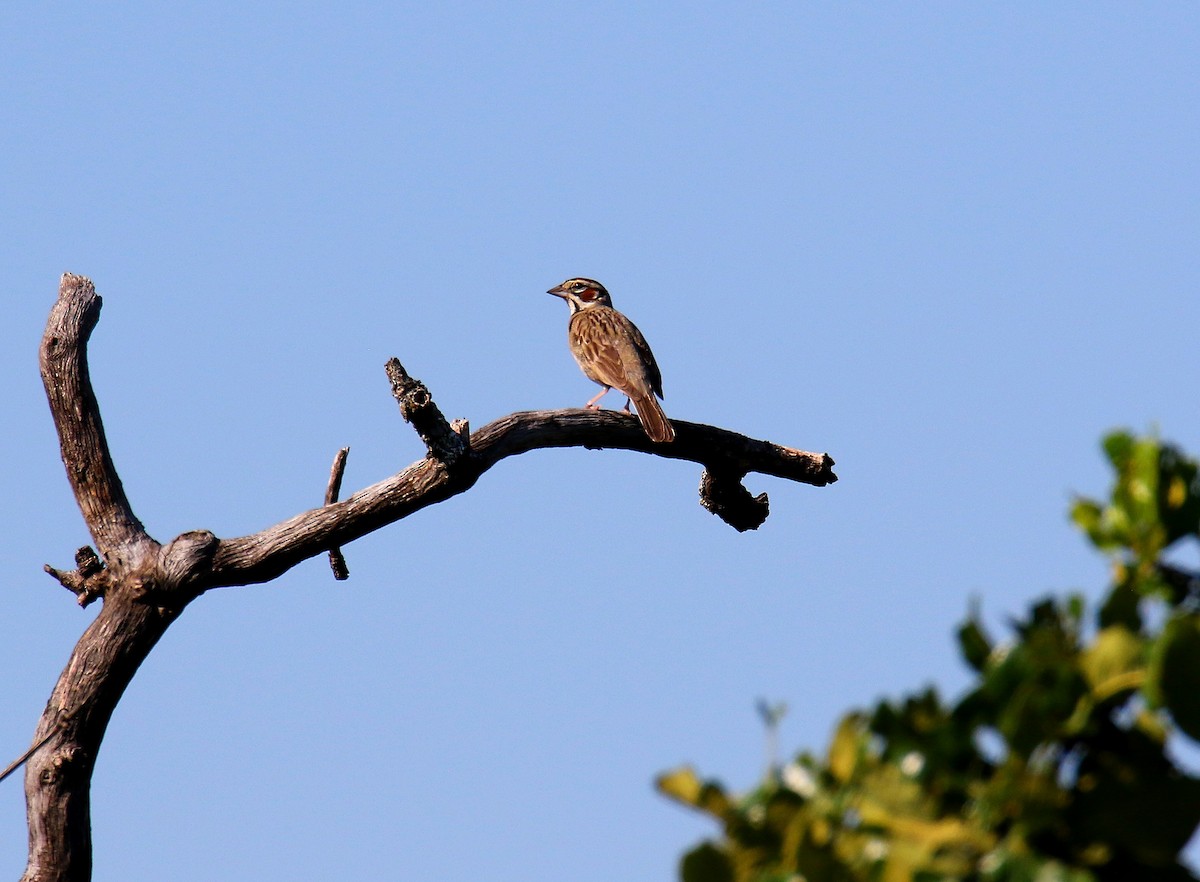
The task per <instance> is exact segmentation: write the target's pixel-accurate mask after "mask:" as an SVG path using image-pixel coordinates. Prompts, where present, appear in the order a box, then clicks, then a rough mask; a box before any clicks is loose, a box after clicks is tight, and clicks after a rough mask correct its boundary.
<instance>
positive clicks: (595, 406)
mask: <svg viewBox="0 0 1200 882" xmlns="http://www.w3.org/2000/svg"><path fill="white" fill-rule="evenodd" d="M610 389H612V386H605V387H604V388H603V389H601V390H600V393H599V394H598V395H596V396H595V397H593V398H592V400H591V401H589V402H588V403H587V404H585V405H584V408H585V409H587V410H599V409H600V405H599V404H597V403H596V402H597V401H599V400H600V399H601V398H603V397H604V396H605V395H607V394H608V392H609V390H610Z"/></svg>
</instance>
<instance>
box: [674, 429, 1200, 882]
mask: <svg viewBox="0 0 1200 882" xmlns="http://www.w3.org/2000/svg"><path fill="white" fill-rule="evenodd" d="M1104 451H1105V453H1106V454H1107V456H1108V459H1109V461H1110V462H1111V463H1112V466H1113V469H1114V471H1115V473H1116V479H1115V482H1114V485H1113V488H1112V491H1111V493H1110V496H1109V499H1108V500H1107V501H1106V502H1103V503H1101V502H1098V501H1094V500H1090V499H1078V500H1076V501H1075V503H1074V504H1073V506H1072V511H1071V517H1072V519H1073V520H1074V522H1075V523H1076V524H1077V525H1078V526H1079V527H1080V528H1081V529H1082V530H1083V531H1084V533H1085V534H1086V535H1087V537H1088V538H1089V540H1090V541H1091V542H1092V544H1093V545H1094V546H1095V547H1096V548H1097V549H1098V550H1100V551H1101V552H1103V553H1105V554H1106V555H1108V556H1109V557H1110V558H1111V559H1112V562H1113V581H1112V584H1111V586H1110V588H1109V591H1108V593H1107V595H1106V597H1105V598H1104V600H1103V602H1102V603H1101V604H1100V605H1099V607H1098V609H1097V610H1096V611H1095V613H1094V614H1092V615H1089V613H1088V611H1087V609H1086V607H1085V604H1084V601H1083V599H1082V598H1081V597H1078V596H1067V597H1065V598H1062V599H1046V600H1042V601H1039V602H1037V603H1035V604H1033V605H1032V606H1031V608H1030V609H1029V611H1028V613H1027V614H1026V615H1025V616H1024V617H1022V618H1020V619H1019V620H1017V621H1014V622H1013V623H1012V635H1011V637H1010V638H1009V639H1007V640H1005V641H1004V642H1000V643H998V642H996V641H995V640H993V639H992V638H991V637H990V636H989V635H988V634H987V632H986V630H985V628H984V626H983V623H982V622H981V621H980V619H979V616H978V614H977V613H975V612H972V613H971V615H970V616H969V617H968V619H967V621H966V622H964V623H963V624H962V625H961V626H960V628H959V629H958V645H959V649H960V652H961V654H962V657H963V659H964V660H965V661H966V662H967V664H968V665H970V667H971V669H972V670H973V671H974V672H975V674H976V677H975V680H974V682H973V684H972V686H971V688H970V689H969V690H968V691H967V692H966V694H965V695H963V696H962V697H961V698H959V699H958V700H957V701H954V702H947V701H945V700H943V699H942V698H941V697H940V696H939V695H938V694H937V692H936V691H934V690H933V689H927V690H925V691H924V692H920V693H916V694H913V695H910V696H908V697H906V698H902V699H900V700H897V701H883V702H880V703H879V704H878V705H877V706H876V707H875V708H873V709H872V710H870V711H869V712H855V713H851V714H848V715H847V716H846V717H845V718H844V719H843V720H842V721H841V723H840V724H839V726H838V728H837V731H836V732H835V734H834V736H833V740H832V743H831V744H830V746H829V748H828V750H827V751H826V752H825V754H824V756H822V757H816V756H813V755H810V754H802V755H800V756H799V757H797V758H796V759H795V760H794V761H793V762H791V763H789V764H788V765H786V766H785V767H783V768H782V769H781V770H780V769H774V768H773V769H771V770H770V771H769V773H768V775H767V778H766V780H765V781H764V782H763V783H762V784H761V785H760V786H759V788H758V789H757V790H755V791H753V792H752V793H750V794H748V795H744V796H734V795H731V794H729V793H727V792H726V791H725V790H724V788H722V786H721V785H720V784H719V783H717V782H715V781H702V780H701V779H700V778H699V777H698V776H697V775H696V773H695V772H694V771H692V770H691V769H688V768H683V769H678V770H675V771H673V772H669V773H667V774H664V775H663V776H661V777H660V778H659V780H658V787H659V789H660V791H661V792H662V793H664V794H666V795H667V796H669V797H671V798H673V799H675V800H677V801H679V802H681V803H683V804H685V805H688V806H690V807H692V808H694V809H697V810H699V811H701V812H703V813H705V814H707V815H709V816H711V817H713V818H715V819H716V820H717V821H718V822H719V823H720V825H721V829H722V833H723V835H722V837H721V839H720V840H719V841H713V842H705V843H703V844H701V845H700V846H699V847H697V848H695V849H693V850H692V851H691V852H689V853H688V854H687V855H686V856H685V857H684V859H683V862H682V865H681V878H682V879H683V882H801V880H803V882H867V880H870V882H934V880H978V882H1109V880H1122V882H1123V880H1145V882H1183V880H1191V879H1195V878H1196V877H1194V876H1193V875H1192V874H1191V873H1190V872H1189V871H1188V870H1187V869H1186V868H1184V867H1183V866H1182V865H1181V864H1180V863H1179V852H1180V850H1181V849H1182V848H1183V846H1184V845H1185V844H1186V843H1187V841H1188V839H1189V838H1190V837H1191V835H1192V833H1193V832H1194V831H1195V829H1196V827H1197V824H1200V779H1198V778H1196V777H1193V776H1191V775H1189V774H1187V773H1185V772H1184V771H1182V770H1181V769H1179V768H1178V767H1177V766H1176V765H1175V764H1174V763H1173V762H1172V761H1171V759H1170V757H1169V756H1168V755H1167V752H1166V746H1167V741H1168V739H1169V738H1171V737H1177V738H1178V737H1184V736H1186V737H1189V738H1191V739H1195V740H1198V741H1200V574H1197V573H1193V572H1189V571H1186V570H1184V569H1182V568H1180V567H1177V566H1174V565H1172V564H1170V563H1168V562H1167V560H1166V559H1165V558H1164V554H1166V553H1167V552H1168V551H1169V550H1170V549H1172V547H1173V546H1175V545H1176V543H1178V542H1180V541H1182V540H1185V539H1187V538H1189V537H1191V538H1193V539H1194V538H1196V537H1198V536H1200V479H1198V477H1197V475H1198V473H1200V469H1198V468H1197V463H1196V462H1195V461H1194V460H1191V459H1189V458H1187V457H1186V456H1184V455H1183V454H1182V453H1181V452H1180V451H1178V450H1177V449H1176V448H1174V447H1172V446H1170V445H1168V444H1164V443H1162V442H1161V441H1159V440H1158V439H1157V438H1153V437H1134V436H1133V435H1130V434H1128V433H1125V432H1118V433H1114V434H1112V435H1110V436H1108V437H1107V438H1106V439H1105V441H1104ZM1148 621H1149V622H1156V623H1159V624H1157V625H1155V626H1147V624H1146V622H1148ZM776 722H777V721H776ZM1177 732H1179V733H1183V734H1182V735H1177V734H1174V733H1177Z"/></svg>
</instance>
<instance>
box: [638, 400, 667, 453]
mask: <svg viewBox="0 0 1200 882" xmlns="http://www.w3.org/2000/svg"><path fill="white" fill-rule="evenodd" d="M633 403H634V405H635V406H636V407H637V413H638V419H640V420H641V421H642V428H643V429H645V430H646V434H647V435H649V436H650V440H651V441H657V442H659V443H660V444H663V443H666V442H667V441H674V440H675V429H674V428H673V427H672V426H671V423H670V422H669V421H668V420H667V415H666V414H665V413H663V409H662V406H661V405H660V404H659V403H658V400H657V399H656V398H655V397H654V395H653V394H650V395H647V396H646V397H645V398H635V399H633Z"/></svg>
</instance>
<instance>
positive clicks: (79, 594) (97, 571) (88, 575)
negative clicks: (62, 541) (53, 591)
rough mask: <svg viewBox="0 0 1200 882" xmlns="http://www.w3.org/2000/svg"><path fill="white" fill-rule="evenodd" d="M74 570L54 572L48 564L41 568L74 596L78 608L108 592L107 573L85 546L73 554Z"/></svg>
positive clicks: (93, 552)
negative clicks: (77, 602) (77, 601)
mask: <svg viewBox="0 0 1200 882" xmlns="http://www.w3.org/2000/svg"><path fill="white" fill-rule="evenodd" d="M75 567H76V568H75V569H73V570H56V569H55V568H54V567H52V566H50V564H46V565H45V566H43V567H42V569H44V570H45V571H46V572H47V573H49V574H50V575H51V576H52V577H53V578H55V579H57V580H58V583H59V584H60V585H62V586H63V587H64V588H66V589H67V590H68V591H70V592H71V593H72V594H74V595H75V597H76V598H78V600H79V605H80V606H87V605H88V604H89V603H91V602H92V601H93V600H98V599H100V598H101V597H103V596H104V593H105V591H107V590H108V571H107V570H105V569H104V563H103V562H102V561H101V560H100V556H99V555H98V554H96V552H95V551H93V550H92V547H91V546H90V545H85V546H83V547H82V548H80V549H79V550H78V551H76V552H75Z"/></svg>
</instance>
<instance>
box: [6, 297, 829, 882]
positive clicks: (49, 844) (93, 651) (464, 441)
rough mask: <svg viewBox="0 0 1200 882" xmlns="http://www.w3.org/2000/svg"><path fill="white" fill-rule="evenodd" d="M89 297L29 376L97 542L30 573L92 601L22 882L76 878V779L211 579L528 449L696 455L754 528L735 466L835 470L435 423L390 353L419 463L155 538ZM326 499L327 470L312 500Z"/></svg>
mask: <svg viewBox="0 0 1200 882" xmlns="http://www.w3.org/2000/svg"><path fill="white" fill-rule="evenodd" d="M100 306H101V300H100V297H99V296H98V295H97V294H96V291H95V288H94V286H93V285H92V283H91V282H90V281H89V280H88V279H86V278H83V277H82V276H74V275H69V274H68V275H64V276H63V278H62V282H61V285H60V287H59V297H58V301H57V303H56V304H55V305H54V307H53V309H52V310H51V313H50V318H49V321H48V323H47V325H46V331H45V334H44V336H43V338H42V346H41V370H42V380H43V383H44V384H45V387H46V395H47V398H48V399H49V402H50V410H51V413H52V414H53V417H54V423H55V426H56V428H57V430H58V437H59V442H60V445H61V447H62V458H63V463H64V465H65V466H66V469H67V477H68V479H69V480H70V482H71V488H72V490H73V491H74V493H75V499H76V501H77V502H78V504H79V508H80V510H81V512H82V513H83V517H84V520H85V521H86V522H87V526H88V529H89V531H90V532H91V535H92V539H93V541H94V543H95V546H96V552H98V554H97V553H96V552H93V551H92V550H91V549H90V548H83V549H80V550H79V551H78V552H77V553H76V569H74V570H70V571H59V570H56V569H54V568H52V567H50V566H47V567H46V570H47V572H49V573H50V574H51V575H52V576H54V577H55V578H56V579H58V581H59V582H60V583H61V584H63V585H64V586H65V587H67V588H68V589H70V590H71V591H72V592H73V593H74V594H75V595H76V597H77V599H78V601H79V603H80V604H82V605H86V604H88V603H90V602H92V601H94V600H96V599H99V598H103V608H102V609H101V611H100V614H99V615H98V616H97V617H96V619H95V621H93V622H92V624H91V625H90V626H89V627H88V628H87V630H86V631H85V632H84V634H83V636H82V637H81V638H80V639H79V642H78V644H77V645H76V646H75V649H74V651H73V652H72V653H71V657H70V660H69V661H68V662H67V666H66V668H65V669H64V670H63V672H62V674H61V675H60V676H59V679H58V682H57V684H56V685H55V687H54V690H53V692H52V693H51V695H50V700H49V702H48V703H47V705H46V709H45V711H44V712H43V714H42V717H41V719H40V720H39V722H38V725H37V728H36V731H35V733H34V738H33V743H34V744H35V745H36V744H38V743H39V742H40V741H43V740H44V742H45V743H44V744H41V745H40V746H39V747H38V748H37V749H36V750H34V751H33V753H32V755H31V756H30V758H29V760H28V763H27V767H26V771H25V793H26V803H27V813H28V820H29V862H28V865H27V867H26V870H25V874H24V876H23V877H22V882H51V880H55V882H82V880H88V879H90V878H91V869H92V845H91V818H90V787H91V776H92V770H93V768H94V765H95V759H96V754H97V752H98V751H99V748H100V742H101V740H102V739H103V737H104V731H105V728H106V727H107V725H108V721H109V719H110V717H111V716H112V712H113V709H114V708H115V707H116V705H117V702H118V701H119V700H120V698H121V696H122V694H123V693H124V691H125V687H126V686H127V685H128V684H129V682H130V680H131V679H132V678H133V675H134V673H135V672H136V671H137V669H138V666H139V665H140V664H141V663H142V661H143V660H144V659H145V658H146V656H147V655H148V654H149V652H150V650H151V649H153V648H154V645H155V644H156V643H157V642H158V639H159V638H160V637H161V636H162V635H163V633H164V632H165V631H166V630H167V628H168V627H170V625H171V623H172V622H173V621H175V619H176V618H177V617H178V616H179V615H180V614H181V613H182V612H183V610H184V609H185V608H186V607H187V605H188V604H189V603H190V602H191V601H192V600H194V599H195V598H197V597H199V596H200V595H201V594H203V593H204V592H205V591H207V590H209V589H211V588H221V587H229V586H235V585H247V584H251V583H256V582H266V581H269V580H271V579H274V578H276V577H277V576H279V575H280V574H282V573H284V572H286V571H287V570H288V569H290V568H291V567H293V566H295V565H296V564H297V563H299V562H300V561H302V560H306V559H307V558H310V557H313V556H314V555H318V554H322V553H325V552H328V551H331V550H334V549H337V548H339V547H340V546H342V545H344V544H346V543H349V542H351V541H352V540H354V539H357V538H358V537H360V536H364V535H366V534H367V533H370V532H373V531H374V530H378V529H379V528H380V527H383V526H385V525H387V524H391V523H394V522H395V521H398V520H400V519H402V518H404V517H407V516H408V515H410V514H412V513H413V512H415V511H418V510H420V509H422V508H424V507H426V506H429V505H433V504H435V503H437V502H441V501H443V500H445V499H448V498H449V497H451V496H454V495H456V494H458V493H462V492H464V491H465V490H468V489H470V487H471V486H472V485H473V484H474V483H475V481H476V480H477V479H478V478H479V476H480V475H482V474H483V473H484V472H485V471H487V470H488V469H490V468H491V467H492V466H494V465H495V464H496V463H498V462H500V461H501V460H502V459H505V458H507V457H510V456H515V455H517V454H520V453H525V452H527V451H530V450H536V449H539V448H543V447H587V448H590V449H598V448H605V447H612V448H620V449H625V450H636V451H640V452H643V453H648V454H653V455H655V456H665V457H669V458H673V459H686V460H691V461H694V462H697V463H700V464H701V465H703V466H704V467H705V472H704V478H703V480H702V482H701V502H702V504H704V506H705V507H706V508H708V509H709V510H710V511H713V512H715V513H716V514H718V515H719V516H720V517H722V518H723V519H725V520H726V521H727V522H728V523H730V524H731V525H732V526H734V527H736V528H737V529H739V530H744V529H752V528H755V527H757V526H758V525H759V524H761V523H762V521H763V519H765V517H766V514H767V501H766V494H761V495H760V496H758V497H751V496H750V494H749V493H748V492H747V491H746V490H745V488H744V487H742V485H741V480H742V478H743V477H744V476H745V475H746V474H747V473H748V472H760V473H762V474H767V475H774V476H776V477H780V478H785V479H788V480H792V481H797V482H800V483H806V484H811V485H813V486H817V487H820V486H824V485H826V484H830V483H832V482H834V481H836V480H837V477H836V475H834V473H833V468H832V467H833V460H832V459H830V458H829V456H828V455H825V454H816V453H806V452H804V451H800V450H794V449H792V448H788V447H780V446H778V445H775V444H771V443H769V442H766V441H756V440H754V439H751V438H746V437H745V436H742V435H738V434H736V433H734V432H729V431H727V430H724V429H717V428H714V427H712V426H705V425H701V424H697V423H687V422H683V421H681V420H675V421H673V424H674V426H675V430H676V440H675V441H674V442H673V443H671V444H653V443H651V442H650V440H649V439H648V438H647V437H646V435H645V433H644V432H643V431H642V428H641V426H640V425H639V423H638V422H637V420H636V419H635V418H634V417H632V416H630V415H628V414H623V413H616V412H609V411H603V412H593V411H585V410H557V411H534V412H527V413H514V414H511V415H509V416H506V417H504V418H502V419H499V420H496V421H495V422H493V423H490V424H489V425H486V426H484V427H483V428H482V429H479V430H478V431H476V432H474V433H471V432H470V431H469V428H468V426H467V424H466V423H465V421H455V422H454V423H449V422H447V421H446V419H445V418H444V417H443V416H442V414H441V412H440V411H439V410H438V408H437V406H436V405H435V404H434V402H433V399H432V397H431V396H430V394H429V391H428V389H426V388H425V386H424V385H423V384H421V383H420V382H419V381H417V380H414V379H412V378H411V377H409V376H408V374H407V373H406V372H405V371H404V368H403V367H402V366H401V365H400V363H399V362H398V361H396V360H395V359H392V360H391V361H389V362H388V364H387V366H386V367H387V374H388V378H389V380H390V381H391V384H392V392H393V394H394V395H395V397H396V400H397V401H398V402H399V404H400V410H401V413H402V415H403V416H404V418H405V419H406V420H408V421H409V422H411V423H412V425H413V427H414V428H415V429H416V430H417V432H418V434H419V435H420V436H421V438H422V440H423V441H424V442H425V444H426V447H427V449H428V453H427V455H426V457H425V458H424V459H422V460H420V461H418V462H415V463H413V464H412V465H410V466H408V467H407V468H405V469H403V470H402V471H400V472H399V473H397V474H395V475H393V476H391V477H390V478H386V479H385V480H383V481H380V482H378V483H376V484H373V485H371V486H370V487H367V488H365V489H363V490H359V491H358V492H357V493H354V494H353V495H351V496H350V497H349V498H347V499H345V500H343V501H341V502H332V501H331V502H330V503H329V504H327V505H325V506H322V507H321V508H316V509H312V510H311V511H306V512H302V513H301V514H298V515H296V516H295V517H292V518H289V519H288V520H286V521H283V522H282V523H279V524H276V525H275V526H273V527H269V528H267V529H265V530H263V531H261V532H259V533H255V534H253V535H250V536H242V537H237V538H231V539H220V538H218V537H217V536H215V535H214V534H212V533H210V532H207V531H194V532H189V533H184V534H182V535H180V536H177V537H176V538H175V539H173V540H171V541H170V542H168V543H167V544H166V545H161V544H160V543H158V542H157V541H155V540H154V539H153V538H152V537H151V536H150V535H149V534H147V532H146V530H145V528H144V527H143V526H142V524H141V522H140V521H139V520H138V519H137V517H136V516H135V514H134V512H133V509H132V506H131V505H130V503H129V500H128V498H127V497H126V496H125V491H124V489H123V488H122V486H121V480H120V477H119V475H118V473H117V470H116V467H115V465H114V464H113V461H112V457H111V455H110V453H109V450H108V443H107V441H106V440H105V436H104V426H103V424H102V422H101V419H100V409H99V406H98V404H97V402H96V397H95V394H94V393H93V391H92V386H91V381H90V379H89V377H88V366H87V342H88V338H89V337H90V335H91V332H92V329H93V328H94V327H95V326H96V322H97V321H98V319H99V315H100ZM335 470H336V469H335ZM338 482H339V483H340V475H338ZM336 495H337V490H336V488H335V487H333V482H332V480H331V487H330V491H329V495H328V498H329V499H335V498H336Z"/></svg>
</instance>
